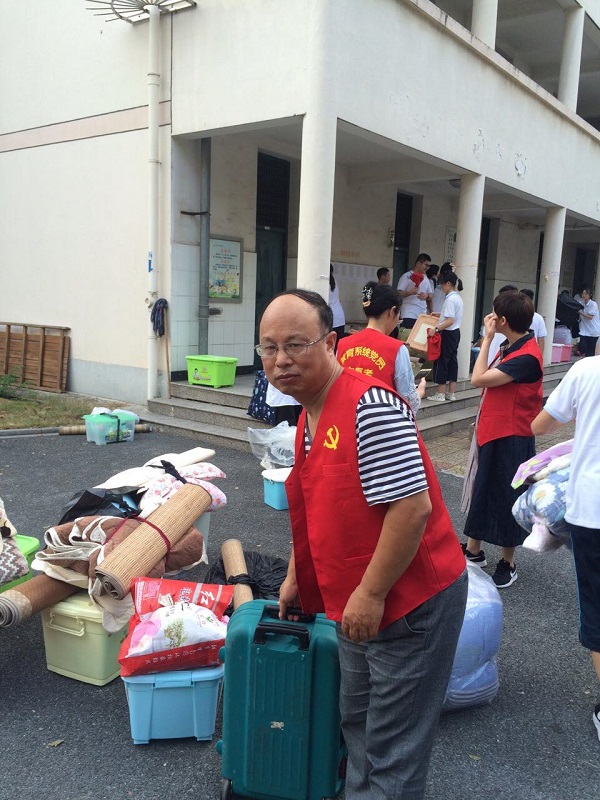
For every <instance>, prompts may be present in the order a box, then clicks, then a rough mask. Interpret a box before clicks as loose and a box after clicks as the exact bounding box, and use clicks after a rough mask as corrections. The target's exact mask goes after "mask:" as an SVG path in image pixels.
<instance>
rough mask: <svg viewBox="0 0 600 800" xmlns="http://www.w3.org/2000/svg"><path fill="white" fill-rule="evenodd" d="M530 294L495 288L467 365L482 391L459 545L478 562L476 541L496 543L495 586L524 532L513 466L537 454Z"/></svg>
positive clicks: (538, 398)
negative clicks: (493, 349) (516, 508)
mask: <svg viewBox="0 0 600 800" xmlns="http://www.w3.org/2000/svg"><path fill="white" fill-rule="evenodd" d="M532 319H533V303H532V301H531V298H529V297H527V295H525V294H523V293H522V292H518V291H516V290H515V291H506V292H501V293H500V294H499V295H497V296H496V298H495V299H494V310H493V312H492V313H491V314H488V315H487V316H486V317H485V319H484V326H485V333H484V335H483V338H482V341H481V349H480V351H479V355H478V356H477V360H476V362H475V365H474V367H473V373H472V375H471V383H472V384H473V386H477V387H478V388H480V389H482V390H483V391H482V393H481V403H480V406H479V414H478V418H477V423H476V428H475V436H474V438H473V442H472V446H471V452H470V454H469V465H468V467H467V476H466V479H465V485H464V490H463V504H462V508H463V511H468V515H467V520H466V522H465V528H464V534H465V536H467V542H466V543H465V544H463V551H464V554H465V557H466V558H467V559H468V560H469V561H473V562H475V563H477V564H479V565H480V566H482V567H484V566H486V564H487V561H486V558H485V553H484V551H483V550H482V549H481V542H482V541H485V542H490V543H491V544H495V545H499V546H500V547H501V548H502V557H501V558H500V561H499V562H498V565H497V567H496V571H495V572H494V574H493V576H492V577H493V580H494V583H495V584H496V586H497V587H498V588H499V589H503V588H506V587H508V586H511V585H512V584H513V583H514V582H515V581H516V580H517V568H516V565H515V560H514V554H515V548H516V547H517V546H518V545H521V544H523V541H524V540H525V537H526V535H527V534H526V532H525V531H524V529H523V528H521V526H520V525H519V523H518V522H517V521H516V520H515V518H514V516H513V514H512V507H513V504H514V502H515V500H516V499H517V497H518V496H519V494H520V493H521V492H523V491H525V490H526V488H527V487H526V486H522V487H521V488H520V489H513V488H512V486H511V483H512V480H513V477H514V474H515V472H516V471H517V468H518V467H519V465H520V464H522V463H523V462H524V461H527V460H528V459H530V458H531V457H532V456H534V455H535V439H534V437H533V436H532V434H531V423H532V422H533V420H534V419H535V417H536V416H537V414H538V413H539V412H540V411H541V409H542V377H543V374H544V371H543V359H542V353H541V350H540V348H539V346H538V344H537V342H536V340H535V336H534V334H533V333H532V332H530V330H529V328H530V327H531V321H532ZM496 333H501V334H503V335H504V336H505V337H506V338H505V340H504V342H503V343H502V344H501V345H500V350H499V353H498V356H497V357H496V358H495V359H494V360H493V361H492V363H491V364H490V365H489V366H488V356H489V350H490V344H491V343H492V341H493V339H494V336H495V335H496Z"/></svg>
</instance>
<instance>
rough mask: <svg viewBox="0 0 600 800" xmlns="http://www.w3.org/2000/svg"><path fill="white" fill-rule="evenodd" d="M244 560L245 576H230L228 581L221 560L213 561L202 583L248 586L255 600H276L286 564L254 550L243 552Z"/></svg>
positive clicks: (279, 559)
mask: <svg viewBox="0 0 600 800" xmlns="http://www.w3.org/2000/svg"><path fill="white" fill-rule="evenodd" d="M244 558H245V559H246V569H247V570H248V572H247V574H245V575H232V576H231V579H230V580H229V581H228V580H227V578H226V577H225V567H224V566H223V559H222V558H220V559H219V560H218V561H215V562H214V563H213V565H212V566H211V567H209V569H208V572H207V573H206V575H205V576H204V578H203V579H202V580H203V582H204V583H216V584H226V583H233V584H237V583H243V584H246V585H247V586H250V587H251V589H252V594H253V595H254V599H255V600H260V599H263V600H278V599H279V588H280V586H281V584H282V583H283V581H284V580H285V576H286V575H287V568H288V565H287V562H286V561H284V560H283V559H282V558H277V556H269V555H267V554H266V553H258V552H256V551H255V550H244Z"/></svg>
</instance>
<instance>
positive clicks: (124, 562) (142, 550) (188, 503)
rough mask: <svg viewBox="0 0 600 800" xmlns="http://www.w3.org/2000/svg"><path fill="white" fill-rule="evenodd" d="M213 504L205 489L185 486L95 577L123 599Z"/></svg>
mask: <svg viewBox="0 0 600 800" xmlns="http://www.w3.org/2000/svg"><path fill="white" fill-rule="evenodd" d="M210 504H211V498H210V495H209V494H208V492H207V491H206V490H205V489H203V488H202V487H201V486H196V485H195V484H193V483H186V484H184V486H182V487H181V489H179V490H178V491H177V492H175V494H174V495H173V496H172V497H170V498H169V499H168V500H167V501H166V503H164V504H163V505H162V506H160V508H157V509H156V511H153V512H152V514H150V516H149V517H148V518H147V519H146V520H144V521H143V522H142V523H141V524H140V526H139V527H138V528H137V530H135V531H134V532H133V533H132V534H131V535H130V536H128V537H127V539H125V540H124V541H123V542H121V543H120V544H119V545H118V546H117V547H115V549H114V550H113V551H112V552H111V553H109V555H108V556H107V557H106V558H105V559H104V561H102V562H101V563H100V564H98V566H97V567H96V577H97V578H99V579H100V581H101V583H102V588H103V590H104V591H105V592H106V593H107V594H109V595H111V597H115V598H116V599H117V600H122V599H123V598H124V597H125V595H126V594H127V593H128V592H129V587H130V585H131V581H132V579H133V578H139V577H141V576H143V575H146V574H147V572H148V571H149V570H150V569H152V567H154V566H155V565H156V564H157V563H158V562H159V561H160V560H161V558H163V556H164V555H165V554H166V553H167V550H168V548H170V546H171V545H174V544H176V543H177V542H178V541H179V540H180V539H181V537H182V536H183V534H184V533H185V532H186V531H187V530H188V529H189V528H191V527H192V525H193V524H194V522H195V521H196V520H197V519H198V517H199V516H200V514H202V513H203V512H204V511H206V509H207V508H209V506H210ZM157 528H158V530H157ZM163 537H164V538H163Z"/></svg>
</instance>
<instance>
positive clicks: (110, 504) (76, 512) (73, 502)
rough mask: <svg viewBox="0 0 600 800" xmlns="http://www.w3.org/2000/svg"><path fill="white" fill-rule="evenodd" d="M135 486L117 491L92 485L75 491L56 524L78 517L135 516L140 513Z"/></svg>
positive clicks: (71, 520) (62, 523)
mask: <svg viewBox="0 0 600 800" xmlns="http://www.w3.org/2000/svg"><path fill="white" fill-rule="evenodd" d="M137 490H138V487H137V486H131V487H129V486H127V487H124V488H122V489H119V490H118V491H109V490H108V489H100V488H98V487H93V488H92V489H82V490H80V491H79V492H76V493H75V494H74V495H73V497H72V498H71V499H70V500H69V502H68V503H67V504H66V506H65V507H64V508H63V509H62V511H61V517H60V519H59V521H58V523H57V524H58V525H64V523H65V522H73V520H76V519H77V518H78V517H103V516H107V517H122V518H127V517H137V515H138V514H139V513H140V509H139V507H138V503H137V500H136V497H135V493H136V492H137Z"/></svg>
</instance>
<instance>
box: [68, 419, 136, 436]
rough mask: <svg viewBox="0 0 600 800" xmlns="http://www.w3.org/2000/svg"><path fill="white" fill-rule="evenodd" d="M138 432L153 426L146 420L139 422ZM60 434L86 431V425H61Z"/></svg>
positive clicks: (71, 434) (74, 433)
mask: <svg viewBox="0 0 600 800" xmlns="http://www.w3.org/2000/svg"><path fill="white" fill-rule="evenodd" d="M134 428H135V432H136V433H150V431H151V430H152V427H151V426H150V425H148V424H147V423H146V422H138V423H137V425H135V426H134ZM58 433H59V436H73V435H76V434H82V433H85V425H61V426H60V427H59V429H58Z"/></svg>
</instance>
